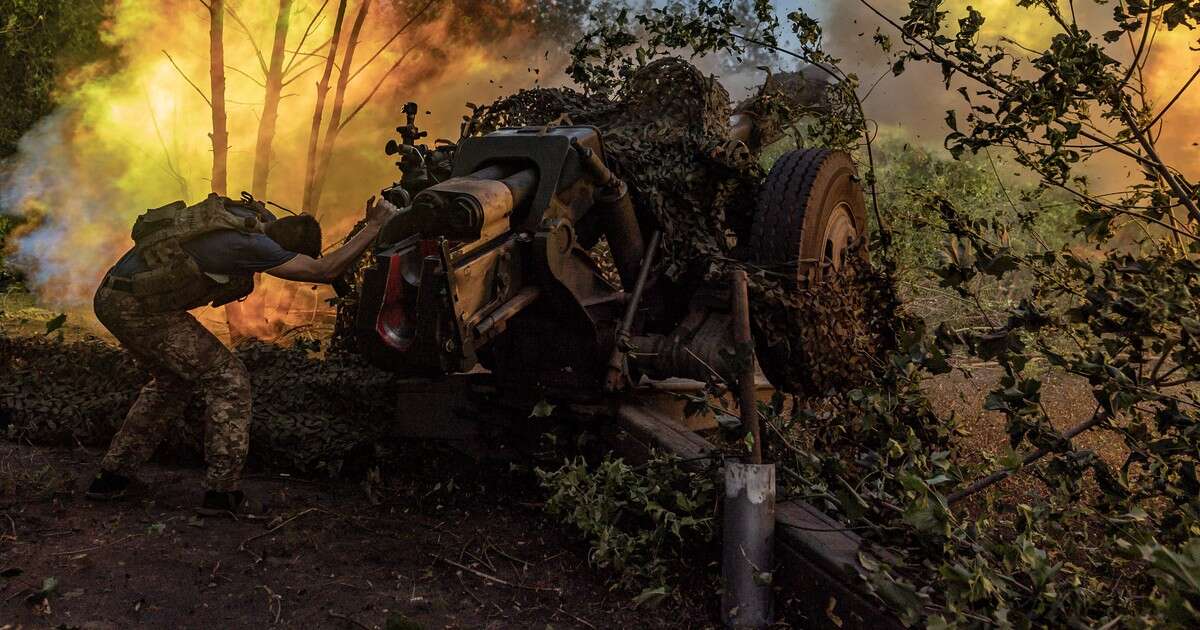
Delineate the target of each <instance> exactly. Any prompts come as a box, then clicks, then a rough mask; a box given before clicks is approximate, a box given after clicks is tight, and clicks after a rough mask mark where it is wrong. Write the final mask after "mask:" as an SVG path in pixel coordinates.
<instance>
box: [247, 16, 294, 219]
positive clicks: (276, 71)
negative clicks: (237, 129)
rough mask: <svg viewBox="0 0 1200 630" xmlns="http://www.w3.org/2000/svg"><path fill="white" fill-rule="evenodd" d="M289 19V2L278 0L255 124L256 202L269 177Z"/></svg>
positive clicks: (265, 187) (254, 191)
mask: <svg viewBox="0 0 1200 630" xmlns="http://www.w3.org/2000/svg"><path fill="white" fill-rule="evenodd" d="M291 17H292V0H279V16H278V17H277V18H276V19H275V43H274V45H273V46H272V47H271V62H270V65H269V68H268V69H267V83H266V86H267V87H266V94H265V95H264V97H263V111H262V118H261V119H260V120H259V121H258V143H257V144H256V145H255V148H254V180H253V183H252V184H251V187H250V191H251V194H253V195H254V196H255V197H258V198H260V199H262V198H265V197H266V196H267V180H268V178H269V177H270V175H271V145H272V143H273V142H274V141H275V123H276V121H277V120H278V119H279V99H280V95H281V93H282V92H283V58H284V53H285V50H284V49H285V48H286V44H287V35H288V24H289V22H290V21H291Z"/></svg>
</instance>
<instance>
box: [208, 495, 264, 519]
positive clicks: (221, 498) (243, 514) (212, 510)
mask: <svg viewBox="0 0 1200 630" xmlns="http://www.w3.org/2000/svg"><path fill="white" fill-rule="evenodd" d="M196 513H197V514H200V515H201V516H225V517H229V518H245V519H248V520H252V521H253V520H262V519H265V518H267V506H266V504H264V503H263V502H262V501H258V500H256V499H254V498H251V497H248V496H246V493H244V492H242V491H241V490H233V491H230V492H221V491H219V490H207V491H205V492H204V503H202V504H201V505H200V507H198V508H196Z"/></svg>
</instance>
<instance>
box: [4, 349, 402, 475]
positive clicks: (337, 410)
mask: <svg viewBox="0 0 1200 630" xmlns="http://www.w3.org/2000/svg"><path fill="white" fill-rule="evenodd" d="M237 355H238V357H239V358H240V359H241V360H242V361H243V362H244V363H245V364H246V367H247V369H248V370H249V372H250V377H251V380H252V383H253V391H254V406H253V409H254V411H253V413H254V416H253V421H252V423H251V429H250V430H251V440H250V444H251V449H252V451H251V457H252V458H253V459H254V460H255V461H256V462H258V463H260V464H263V465H266V466H269V467H271V468H275V469H291V470H330V471H336V470H337V469H338V468H340V466H341V465H342V462H344V461H346V460H349V459H352V458H354V457H356V456H358V455H361V454H369V455H370V454H375V453H373V451H374V449H375V448H376V445H378V444H386V443H387V440H383V439H382V438H384V437H386V436H387V435H388V428H389V427H391V426H395V423H394V422H393V419H394V418H395V414H396V396H395V394H394V389H393V387H391V386H390V380H391V378H392V376H391V375H389V374H387V373H384V372H381V371H379V370H377V369H374V368H372V367H369V366H367V365H365V362H364V361H362V360H361V359H359V358H358V357H354V356H346V355H333V356H330V357H326V358H323V359H322V358H317V357H315V356H313V355H311V354H309V353H308V352H306V351H304V350H301V349H297V348H285V347H282V346H275V345H268V344H261V343H247V344H243V345H242V346H240V347H239V348H238V350H237ZM147 380H149V377H148V376H147V374H146V372H144V371H143V370H142V369H141V368H139V367H138V366H137V364H136V363H135V362H134V360H133V359H132V358H131V357H130V356H129V354H128V353H126V352H125V351H124V350H121V349H120V348H118V347H116V346H113V345H111V344H108V343H105V342H103V341H99V340H91V341H76V342H64V341H58V340H55V339H52V338H47V337H3V336H0V436H4V437H8V438H10V439H15V440H20V441H29V442H32V443H35V444H69V445H75V444H83V445H85V446H93V447H105V446H107V445H108V443H109V441H110V440H111V439H112V436H113V434H114V433H115V431H116V429H117V427H118V426H120V423H121V421H122V420H123V419H124V417H125V413H126V411H128V410H129V407H130V405H132V404H133V400H134V398H135V397H136V396H137V393H138V391H139V389H140V388H141V386H142V385H144V384H145V383H146V381H147ZM202 410H203V406H202V402H201V400H200V398H199V397H198V396H197V397H196V398H195V399H194V400H193V401H192V404H191V406H190V408H189V409H188V412H187V414H186V415H185V417H182V418H176V419H173V420H172V423H171V427H170V429H169V430H168V431H167V433H166V440H165V442H164V444H163V446H162V450H161V451H160V452H167V453H170V454H172V455H174V456H181V457H198V456H199V454H200V453H201V452H202V443H203V431H204V425H203V422H202V421H201V417H200V416H201V413H202Z"/></svg>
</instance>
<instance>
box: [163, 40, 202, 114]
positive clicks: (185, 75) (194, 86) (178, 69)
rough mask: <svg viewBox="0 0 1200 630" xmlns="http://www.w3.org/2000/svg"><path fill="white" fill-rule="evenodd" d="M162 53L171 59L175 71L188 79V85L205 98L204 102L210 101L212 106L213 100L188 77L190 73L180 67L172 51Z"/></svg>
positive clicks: (185, 79)
mask: <svg viewBox="0 0 1200 630" xmlns="http://www.w3.org/2000/svg"><path fill="white" fill-rule="evenodd" d="M162 54H164V55H166V56H167V60H168V61H170V62H171V65H172V66H174V67H175V71H176V72H178V73H179V76H181V77H183V80H184V81H187V82H188V85H190V86H192V87H193V88H195V90H196V93H197V94H199V95H200V98H202V99H204V102H205V103H208V106H209V107H212V100H210V99H209V98H208V95H207V94H205V93H204V90H201V89H200V86H198V85H196V84H195V82H193V81H192V80H191V79H189V78H188V75H187V74H186V73H184V71H183V69H182V68H180V67H179V64H177V63H175V59H173V58H172V57H171V53H169V52H167V51H166V50H163V51H162Z"/></svg>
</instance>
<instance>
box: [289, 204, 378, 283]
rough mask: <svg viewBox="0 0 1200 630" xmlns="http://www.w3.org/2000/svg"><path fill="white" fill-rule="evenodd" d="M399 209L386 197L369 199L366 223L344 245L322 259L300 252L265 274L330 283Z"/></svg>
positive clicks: (365, 247)
mask: <svg viewBox="0 0 1200 630" xmlns="http://www.w3.org/2000/svg"><path fill="white" fill-rule="evenodd" d="M397 212H399V209H397V208H396V206H393V205H392V204H390V203H388V201H387V200H385V199H380V200H379V201H378V203H377V202H376V201H375V198H374V197H371V199H370V200H369V201H367V223H366V225H365V226H363V229H361V230H359V231H358V233H357V234H355V235H354V236H353V237H351V238H350V240H348V241H346V243H345V244H343V245H342V246H341V247H339V248H337V249H335V250H333V251H331V252H329V253H328V254H326V255H325V256H322V257H321V258H319V259H317V258H311V257H309V256H305V255H304V254H297V255H296V257H295V258H292V259H291V260H289V261H287V262H285V263H283V264H282V265H279V266H278V267H274V268H271V269H268V270H267V271H266V273H267V274H269V275H272V276H275V277H276V278H283V279H284V280H296V281H299V282H318V283H321V284H330V283H332V282H333V281H335V280H337V279H338V278H340V277H341V276H342V274H343V273H345V272H346V270H347V269H348V268H349V267H350V265H351V264H352V263H353V262H354V261H355V260H358V257H359V256H361V255H362V253H363V252H364V251H366V249H367V247H369V246H370V245H371V242H372V241H374V240H375V237H376V236H377V235H378V234H379V230H380V229H381V228H382V227H383V225H384V224H385V223H387V222H388V219H391V218H392V217H393V216H395V215H396V213H397Z"/></svg>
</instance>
